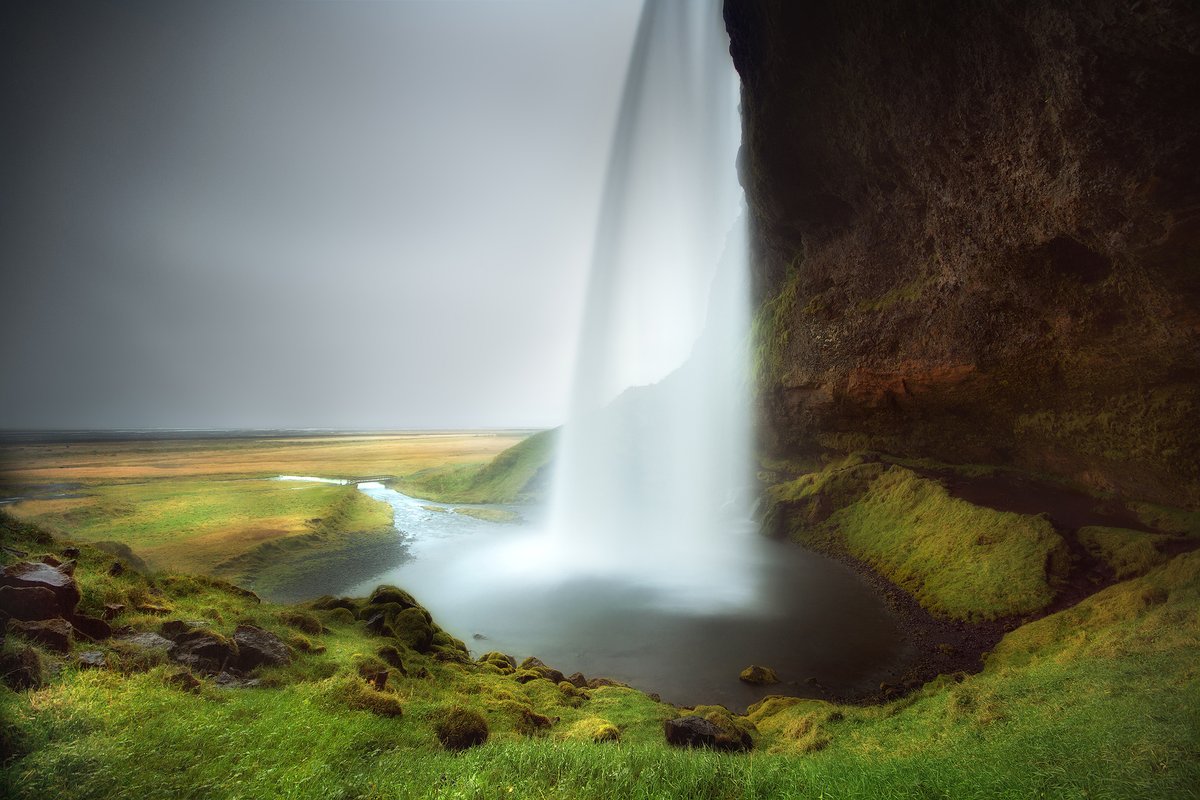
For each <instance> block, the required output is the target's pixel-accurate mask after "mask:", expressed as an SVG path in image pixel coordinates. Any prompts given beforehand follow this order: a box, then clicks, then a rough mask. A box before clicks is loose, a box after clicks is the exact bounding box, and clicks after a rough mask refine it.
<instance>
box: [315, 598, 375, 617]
mask: <svg viewBox="0 0 1200 800" xmlns="http://www.w3.org/2000/svg"><path fill="white" fill-rule="evenodd" d="M362 604H363V602H362V600H359V599H357V598H354V597H333V596H332V595H324V596H322V597H318V598H317V599H316V600H313V601H312V602H311V603H309V605H310V606H311V607H312V608H315V609H317V610H318V611H333V610H335V609H339V608H341V609H345V610H346V611H349V612H350V613H351V614H353V613H355V612H357V611H358V609H359V607H360V606H362Z"/></svg>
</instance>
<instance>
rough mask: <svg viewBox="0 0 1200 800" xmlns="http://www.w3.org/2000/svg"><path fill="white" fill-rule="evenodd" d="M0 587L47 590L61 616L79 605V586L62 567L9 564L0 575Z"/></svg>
mask: <svg viewBox="0 0 1200 800" xmlns="http://www.w3.org/2000/svg"><path fill="white" fill-rule="evenodd" d="M67 563H68V564H72V563H74V562H67ZM63 566H64V567H65V566H66V564H64V565H63ZM0 586H11V587H13V588H15V589H32V588H43V589H48V590H50V591H51V592H53V593H54V596H55V598H56V599H57V600H58V608H59V612H60V613H62V614H70V613H72V612H73V611H75V606H77V605H79V599H80V593H79V584H77V583H76V582H75V579H74V578H72V577H71V574H70V573H69V572H66V571H64V570H63V568H62V567H52V566H50V565H49V564H42V563H39V562H36V561H22V562H20V563H17V564H10V565H9V566H7V567H5V568H4V572H3V573H0Z"/></svg>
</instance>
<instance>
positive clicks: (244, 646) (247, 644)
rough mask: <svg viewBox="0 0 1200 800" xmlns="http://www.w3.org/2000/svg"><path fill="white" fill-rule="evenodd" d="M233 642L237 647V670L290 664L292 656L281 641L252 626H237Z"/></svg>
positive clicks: (273, 635)
mask: <svg viewBox="0 0 1200 800" xmlns="http://www.w3.org/2000/svg"><path fill="white" fill-rule="evenodd" d="M233 641H234V644H235V645H237V656H238V658H237V664H238V668H239V669H243V670H251V669H254V668H255V667H260V666H268V667H278V666H283V665H284V664H290V663H292V655H291V653H289V652H288V648H287V645H286V644H284V643H283V640H282V639H280V638H279V637H278V636H276V635H275V634H273V633H271V632H270V631H267V630H263V629H262V628H259V627H256V626H254V625H238V626H237V630H235V631H234V632H233Z"/></svg>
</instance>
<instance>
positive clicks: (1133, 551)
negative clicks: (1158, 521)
mask: <svg viewBox="0 0 1200 800" xmlns="http://www.w3.org/2000/svg"><path fill="white" fill-rule="evenodd" d="M1077 535H1078V537H1079V543H1080V544H1082V545H1083V546H1084V548H1086V549H1087V551H1088V552H1089V553H1091V554H1092V555H1093V556H1094V557H1096V558H1098V559H1100V560H1101V561H1103V562H1104V563H1105V564H1107V565H1108V566H1110V567H1111V568H1112V570H1113V573H1114V574H1115V575H1116V576H1117V579H1118V580H1124V579H1125V578H1132V577H1135V576H1138V575H1145V574H1146V573H1147V572H1149V571H1150V570H1151V569H1153V568H1154V567H1157V566H1158V565H1159V564H1162V563H1165V562H1166V561H1167V556H1166V555H1165V554H1164V553H1163V552H1162V551H1161V550H1159V545H1160V544H1162V543H1163V542H1166V541H1168V540H1169V539H1170V537H1169V536H1165V535H1162V534H1153V533H1143V532H1142V531H1131V530H1128V529H1126V528H1106V527H1102V526H1098V525H1092V526H1088V527H1086V528H1080V529H1079V533H1078V534H1077Z"/></svg>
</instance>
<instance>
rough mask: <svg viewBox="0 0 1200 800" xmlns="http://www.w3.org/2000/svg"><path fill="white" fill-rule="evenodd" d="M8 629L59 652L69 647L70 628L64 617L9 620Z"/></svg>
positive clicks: (63, 651)
mask: <svg viewBox="0 0 1200 800" xmlns="http://www.w3.org/2000/svg"><path fill="white" fill-rule="evenodd" d="M8 630H9V632H10V633H17V634H20V635H21V636H24V637H25V638H26V639H32V640H33V641H35V642H38V643H39V644H42V645H45V646H46V647H48V648H50V649H51V650H57V651H58V652H60V653H65V652H67V651H68V650H70V649H71V639H72V635H71V634H72V628H71V624H70V623H69V622H67V621H66V620H65V619H43V620H32V621H30V622H22V621H20V620H11V621H10V622H9V623H8Z"/></svg>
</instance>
